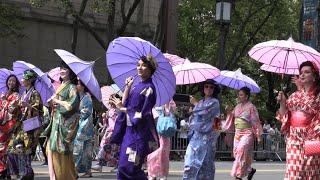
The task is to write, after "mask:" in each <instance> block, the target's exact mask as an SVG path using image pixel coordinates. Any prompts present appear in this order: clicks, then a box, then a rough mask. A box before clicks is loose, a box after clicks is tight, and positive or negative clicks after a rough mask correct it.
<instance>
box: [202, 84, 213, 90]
mask: <svg viewBox="0 0 320 180" xmlns="http://www.w3.org/2000/svg"><path fill="white" fill-rule="evenodd" d="M204 88H210V89H214V86H209V85H205V86H204Z"/></svg>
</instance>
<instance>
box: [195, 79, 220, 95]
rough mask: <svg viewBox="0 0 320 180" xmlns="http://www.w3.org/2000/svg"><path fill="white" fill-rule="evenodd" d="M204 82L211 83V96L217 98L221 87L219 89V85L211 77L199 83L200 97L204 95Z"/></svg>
mask: <svg viewBox="0 0 320 180" xmlns="http://www.w3.org/2000/svg"><path fill="white" fill-rule="evenodd" d="M206 84H211V85H213V86H214V89H213V93H212V95H211V97H213V98H216V99H218V95H219V93H220V91H221V89H220V86H219V85H218V84H217V83H216V81H214V80H213V79H207V80H206V81H204V82H203V83H201V84H200V86H199V91H200V93H201V96H202V97H204V96H205V94H204V85H206Z"/></svg>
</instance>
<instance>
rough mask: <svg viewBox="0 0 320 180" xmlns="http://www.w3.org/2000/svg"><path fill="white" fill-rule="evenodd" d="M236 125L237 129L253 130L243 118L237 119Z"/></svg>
mask: <svg viewBox="0 0 320 180" xmlns="http://www.w3.org/2000/svg"><path fill="white" fill-rule="evenodd" d="M234 125H235V128H236V129H248V128H251V125H250V124H249V123H248V122H247V121H245V120H243V119H241V118H235V120H234Z"/></svg>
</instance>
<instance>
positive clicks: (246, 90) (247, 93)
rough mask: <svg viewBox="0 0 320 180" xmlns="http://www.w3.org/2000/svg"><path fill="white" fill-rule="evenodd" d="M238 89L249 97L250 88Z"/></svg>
mask: <svg viewBox="0 0 320 180" xmlns="http://www.w3.org/2000/svg"><path fill="white" fill-rule="evenodd" d="M240 91H242V92H244V93H245V94H246V95H247V96H248V99H249V98H250V94H251V90H250V89H249V88H248V87H246V86H245V87H242V88H240Z"/></svg>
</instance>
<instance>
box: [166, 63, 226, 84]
mask: <svg viewBox="0 0 320 180" xmlns="http://www.w3.org/2000/svg"><path fill="white" fill-rule="evenodd" d="M172 69H173V72H174V74H175V76H176V84H177V85H185V84H194V83H199V82H203V81H205V80H207V79H213V78H215V77H217V76H219V75H220V70H219V69H218V68H216V67H214V66H211V65H210V64H205V63H198V62H190V61H189V60H188V59H186V61H185V62H184V63H183V64H180V65H177V66H174V67H173V68H172Z"/></svg>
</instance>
